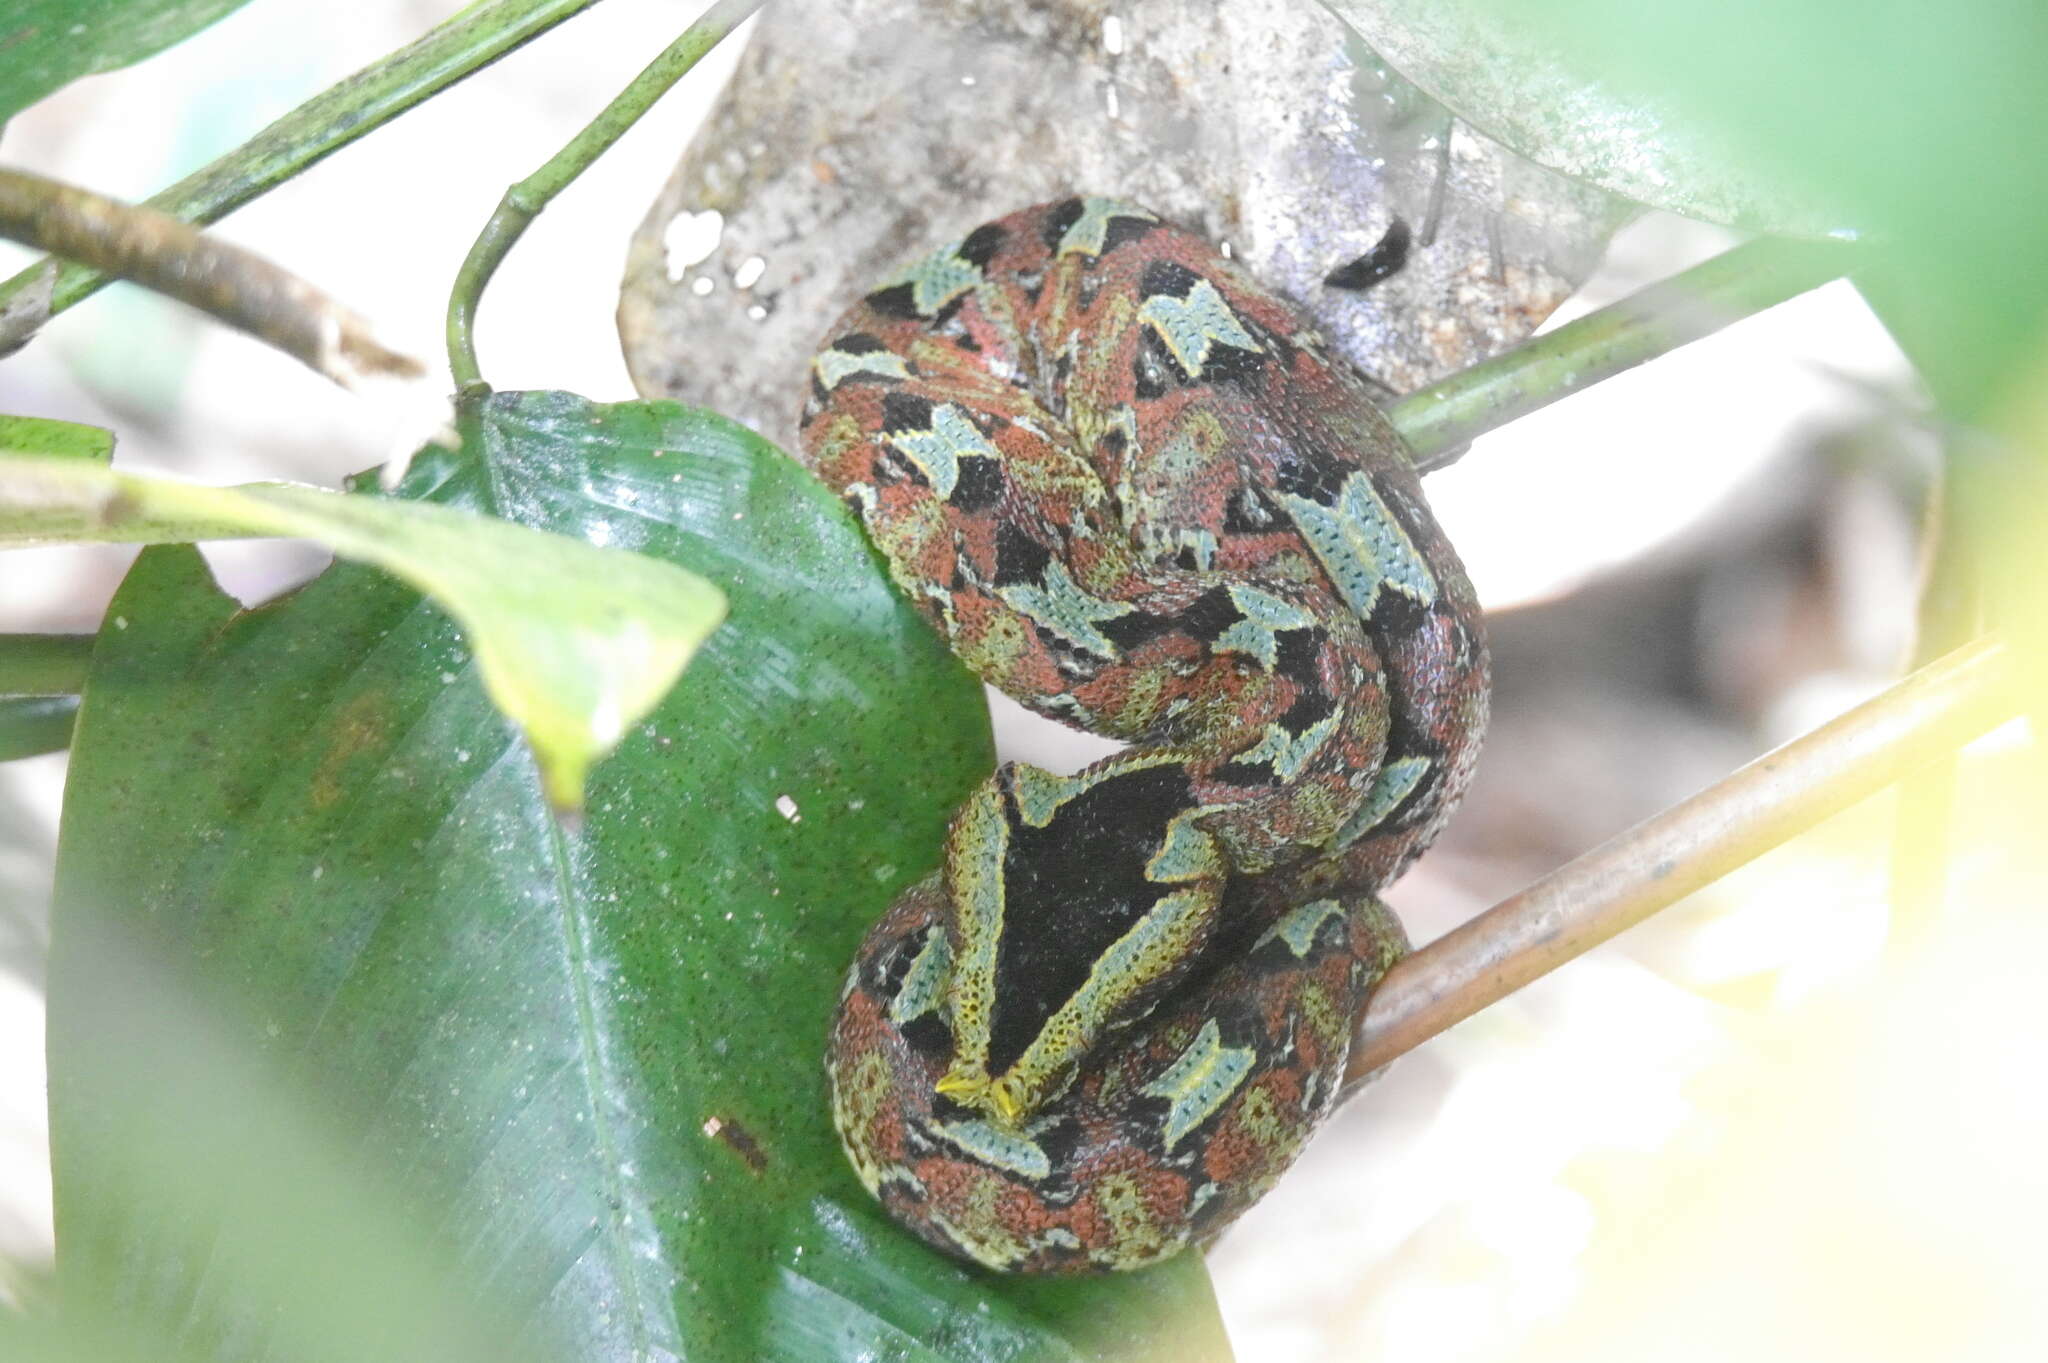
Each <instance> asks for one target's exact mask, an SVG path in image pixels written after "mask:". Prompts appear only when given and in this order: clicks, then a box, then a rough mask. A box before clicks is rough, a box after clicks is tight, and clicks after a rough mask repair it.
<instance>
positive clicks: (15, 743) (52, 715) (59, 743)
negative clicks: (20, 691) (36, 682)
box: [0, 696, 78, 762]
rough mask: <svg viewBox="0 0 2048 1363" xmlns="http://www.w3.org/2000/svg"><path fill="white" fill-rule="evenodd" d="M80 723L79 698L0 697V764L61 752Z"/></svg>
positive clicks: (67, 745)
mask: <svg viewBox="0 0 2048 1363" xmlns="http://www.w3.org/2000/svg"><path fill="white" fill-rule="evenodd" d="M77 722H78V697H76V696H0V762H12V761H14V760H16V759H17V758H22V757H40V756H42V755H43V754H44V753H46V752H62V751H63V750H64V749H66V748H68V747H70V746H71V730H72V728H73V727H74V726H75V725H76V724H77Z"/></svg>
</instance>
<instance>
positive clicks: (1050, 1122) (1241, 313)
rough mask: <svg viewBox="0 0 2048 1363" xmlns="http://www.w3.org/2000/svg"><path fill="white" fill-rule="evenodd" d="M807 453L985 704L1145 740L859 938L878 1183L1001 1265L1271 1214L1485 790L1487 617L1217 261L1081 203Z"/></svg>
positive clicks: (883, 1192)
mask: <svg viewBox="0 0 2048 1363" xmlns="http://www.w3.org/2000/svg"><path fill="white" fill-rule="evenodd" d="M803 448H804V452H805V458H806V461H807V462H808V463H809V464H810V466H811V467H812V468H813V469H814V470H816V472H817V473H818V474H819V475H820V476H821V477H822V478H824V479H825V481H827V482H828V483H830V484H831V485H832V486H833V487H835V488H837V489H838V490H839V491H840V492H841V494H842V495H843V496H844V497H845V499H846V500H847V501H848V502H849V503H850V504H851V505H852V506H854V507H855V508H856V509H857V510H858V512H859V514H860V515H861V517H862V518H863V520H864V521H865V522H866V525H867V529H868V533H869V535H870V536H871V537H872V539H873V540H874V542H875V544H876V545H877V546H878V547H879V548H880V550H881V552H882V554H883V555H884V557H885V558H886V559H887V560H888V563H889V567H890V570H891V572H892V573H893V575H894V577H895V579H896V581H897V582H898V583H899V584H900V585H901V586H902V588H903V589H904V590H905V591H906V592H907V593H909V595H910V597H911V599H912V600H913V601H914V602H916V603H917V606H918V608H919V610H921V611H922V612H923V613H924V615H925V616H926V617H927V618H929V619H930V620H931V622H932V624H933V625H934V626H935V627H937V628H938V629H939V631H940V632H941V633H942V634H943V635H944V636H945V637H946V639H947V640H948V641H949V642H950V644H951V646H952V648H953V650H954V651H955V652H956V653H958V654H959V656H960V657H961V658H962V659H964V660H965V661H966V663H967V665H968V666H969V667H970V668H972V669H973V670H974V671H975V672H976V673H977V674H978V675H980V676H981V677H982V678H983V680H985V681H988V682H990V683H992V684H994V685H996V686H998V687H1001V688H1002V689H1003V690H1004V691H1006V692H1008V693H1009V694H1010V695H1012V696H1014V697H1016V698H1017V699H1018V700H1019V701H1021V702H1022V703H1024V704H1025V705H1028V706H1030V707H1031V708H1033V709H1035V710H1037V711H1039V712H1040V713H1042V714H1046V715H1050V716H1052V717H1054V718H1056V719H1060V720H1063V721H1066V722H1067V723H1070V724H1074V725H1077V726H1079V727H1081V728H1084V729H1088V730H1091V731H1093V732H1095V733H1099V734H1105V735H1109V736H1111V737H1114V738H1118V739H1122V740H1125V741H1126V742H1128V743H1129V744H1130V745H1131V746H1130V747H1129V748H1128V749H1127V750H1125V751H1123V752H1121V753H1118V754H1116V755H1115V756H1112V757H1110V758H1107V759H1105V760H1103V761H1101V762H1098V763H1096V764H1095V765H1093V766H1091V767H1089V768H1088V769H1086V770H1085V771H1083V772H1081V773H1080V774H1079V775H1076V776H1059V775H1054V774H1052V773H1050V772H1046V771H1043V770H1040V769H1038V768H1036V767H1030V766H1024V765H1019V764H1009V765H1005V766H1004V767H1002V768H1001V769H1000V770H998V771H997V772H996V773H995V775H994V776H992V777H991V778H990V779H989V780H988V781H986V782H985V783H983V785H982V786H981V787H980V788H979V789H978V790H976V791H975V792H974V794H973V795H972V796H971V797H970V798H969V799H968V801H967V803H966V804H965V805H964V806H963V807H962V808H961V810H960V811H959V813H958V814H957V815H956V816H955V818H954V821H953V825H952V829H951V831H950V833H949V834H948V836H947V841H946V847H945V860H944V866H943V868H942V869H941V870H940V871H938V872H936V873H934V874H933V875H932V876H930V877H929V878H927V879H926V880H924V881H923V882H921V883H920V884H918V885H916V886H914V887H913V888H911V889H910V890H908V891H906V892H905V893H904V894H903V895H902V896H901V897H900V898H899V899H898V900H897V902H896V903H895V904H894V905H893V906H891V908H890V909H889V911H888V913H887V914H886V916H884V917H883V919H882V920H881V922H880V923H879V924H877V925H876V927H875V928H874V929H873V930H872V931H871V932H870V933H869V934H868V937H867V939H866V941H865V942H864V943H863V944H862V946H861V949H860V952H859V954H858V956H857V957H856V958H855V960H854V963H853V967H852V970H851V972H850V973H849V975H848V977H847V981H846V987H845V993H844V995H843V997H842V1000H841V1003H840V1008H839V1013H838V1018H837V1021H836V1023H835V1026H834V1029H833V1034H832V1038H831V1045H830V1054H829V1058H828V1061H827V1068H828V1071H829V1077H830V1081H831V1087H832V1095H833V1097H832V1102H833V1116H834V1120H835V1122H836V1123H837V1125H838V1128H839V1132H840V1135H841V1138H842V1139H843V1141H844V1143H845V1145H846V1149H847V1153H848V1154H849V1155H850V1156H851V1158H852V1160H853V1165H854V1168H855V1170H856V1171H857V1172H858V1174H859V1175H860V1178H861V1181H862V1182H863V1183H865V1184H866V1185H867V1187H868V1188H869V1189H870V1190H871V1191H872V1192H874V1193H875V1194H876V1195H877V1196H878V1197H879V1198H880V1199H881V1200H882V1202H883V1203H884V1204H885V1205H886V1206H887V1207H888V1209H889V1210H890V1211H891V1213H892V1214H894V1215H895V1216H896V1217H897V1219H899V1220H900V1221H902V1222H903V1223H904V1224H905V1225H907V1226H909V1227H910V1228H911V1229H912V1230H914V1231H916V1232H917V1233H918V1234H919V1235H921V1236H923V1237H924V1238H925V1239H926V1240H928V1241H930V1242H932V1243H933V1244H935V1245H938V1246H940V1247H941V1248H944V1249H947V1250H950V1251H952V1252H954V1253H958V1254H962V1255H965V1256H967V1257H969V1258H971V1259H974V1260H977V1261H979V1262H980V1263H983V1264H986V1265H988V1266H990V1267H993V1268H999V1269H1011V1270H1024V1271H1068V1270H1077V1269H1089V1268H1113V1269H1121V1268H1135V1267H1140V1266H1142V1265H1145V1264H1149V1263H1153V1262H1155V1261H1157V1260H1159V1259H1161V1258H1164V1257H1166V1256H1167V1255H1169V1254H1172V1253H1174V1252H1175V1251H1176V1250H1178V1249H1180V1248H1181V1247H1183V1246H1184V1245H1187V1244H1189V1243H1194V1242H1199V1241H1203V1240H1206V1239H1207V1238H1209V1237H1210V1236H1212V1235H1214V1234H1215V1233H1216V1232H1217V1231H1219V1230H1220V1229H1221V1228H1222V1227H1223V1226H1225V1225H1226V1224H1228V1223H1229V1222H1230V1221H1231V1220H1232V1219H1233V1218H1235V1217H1236V1216H1237V1215H1238V1213H1240V1212H1242V1211H1243V1210H1244V1209H1245V1208H1246V1207H1247V1206H1249V1205H1250V1204H1251V1203H1252V1202H1253V1201H1255V1200H1256V1199H1257V1198H1258V1197H1259V1196H1260V1195H1261V1194H1262V1193H1264V1192H1265V1190H1266V1189H1267V1188H1268V1187H1270V1186H1271V1185H1272V1183H1273V1181H1274V1180H1275V1179H1276V1178H1277V1177H1278V1176H1279V1174H1280V1173H1281V1171H1282V1170H1283V1169H1285V1168H1286V1166H1287V1165H1288V1164H1290V1163H1291V1162H1292V1161H1293V1159H1294V1157H1295V1155H1296V1154H1297V1153H1299V1151H1300V1149H1301V1147H1302V1145H1303V1143H1304V1142H1305V1141H1306V1140H1307V1138H1308V1135H1309V1133H1310V1132H1311V1131H1312V1129H1313V1128H1314V1127H1315V1125H1316V1123H1317V1122H1318V1121H1320V1120H1321V1118H1322V1117H1323V1116H1324V1115H1325V1114H1326V1113H1327V1112H1328V1111H1329V1110H1330V1108H1331V1107H1332V1105H1333V1104H1334V1102H1335V1100H1336V1098H1337V1091H1338V1086H1339V1083H1340V1080H1341V1077H1342V1075H1343V1072H1344V1061H1345V1057H1346V1054H1347V1051H1348V1049H1349V1044H1350V1029H1351V1025H1352V1021H1353V1019H1354V1018H1355V1017H1356V1016H1357V1014H1358V1012H1359V1010H1360V1008H1361V1006H1362V1004H1363V1002H1364V999H1365V996H1366V994H1367V992H1368V991H1369V990H1370V989H1371V988H1372V986H1373V985H1374V984H1375V983H1376V982H1377V981H1378V979H1379V977H1380V976H1381V974H1383V973H1384V972H1385V970H1386V968H1387V967H1388V966H1389V965H1390V964H1391V963H1392V962H1393V961H1394V960H1395V959H1396V958H1397V957H1398V956H1399V955H1400V953H1401V952H1402V951H1403V950H1405V947H1406V941H1405V938H1404V937H1403V935H1402V932H1401V928H1400V925H1399V923H1398V922H1397V921H1396V920H1395V919H1394V917H1393V915H1392V914H1391V913H1390V912H1389V911H1388V910H1387V909H1386V908H1385V907H1384V906H1383V905H1382V904H1381V903H1380V901H1379V899H1378V898H1377V897H1376V896H1375V895H1374V893H1373V892H1374V891H1375V890H1376V889H1377V888H1378V887H1380V886H1382V885H1384V884H1386V883H1387V882H1388V881H1389V880H1391V879H1392V878H1393V877H1394V876H1395V875H1397V874H1399V872H1400V871H1401V870H1402V869H1403V868H1404V867H1405V866H1406V865H1407V864H1408V863H1409V862H1410V861H1411V860H1413V859H1414V858H1415V857H1416V856H1417V855H1418V854H1419V853H1420V852H1421V851H1422V850H1423V848H1424V847H1425V846H1427V845H1428V843H1429V842H1430V840H1431V839H1432V838H1433V837H1434V836H1435V835H1436V833H1437V830H1438V829H1439V828H1440V827H1442V825H1443V823H1444V821H1445V819H1446V818H1447V817H1448V816H1449V813H1450V810H1451V807H1452V806H1453V804H1455V803H1456V801H1457V799H1458V797H1459V795H1460V794H1461V793H1462V791H1463V790H1464V787H1465V784H1466V781H1467V779H1468V777H1469V776H1470V773H1471V769H1472V765H1473V761H1474V759H1475V756H1476V754H1477V750H1478V744H1479V738H1480V734H1481V731H1482V730H1483V729H1484V727H1485V722H1486V705H1487V659H1486V645H1485V640H1484V635H1483V632H1482V628H1481V621H1480V615H1479V609H1478V605H1477V602H1476V601H1475V600H1474V597H1473V594H1472V588H1471V586H1470V584H1469V583H1468V582H1467V581H1466V578H1465V573H1464V569H1463V568H1462V566H1461V565H1460V564H1459V562H1458V559H1457V556H1456V555H1455V554H1454V553H1453V552H1452V550H1451V546H1450V545H1449V544H1448V543H1447V542H1446V541H1445V539H1444V536H1443V533H1442V531H1440V530H1439V529H1438V527H1437V525H1436V522H1435V521H1434V520H1432V519H1431V517H1430V514H1429V511H1428V508H1427V507H1426V506H1425V505H1424V503H1423V499H1422V493H1421V489H1420V485H1419V483H1418V481H1417V479H1416V476H1415V474H1414V472H1413V470H1412V469H1411V468H1410V466H1409V463H1408V459H1407V455H1406V453H1405V451H1404V449H1403V447H1402V445H1401V443H1400V440H1399V438H1398V437H1397V436H1396V435H1395V433H1394V431H1393V429H1392V428H1391V427H1390V426H1389V425H1388V424H1387V422H1386V420H1385V418H1384V417H1382V416H1381V415H1380V413H1379V412H1378V410H1377V409H1376V408H1375V407H1374V406H1373V404H1372V402H1371V401H1370V400H1369V398H1368V396H1367V392H1366V389H1365V387H1364V385H1363V383H1362V381H1361V380H1360V379H1359V378H1358V377H1357V375H1356V374H1355V373H1353V372H1352V371H1351V370H1350V369H1349V368H1347V367H1346V366H1345V365H1344V364H1343V363H1342V362H1340V361H1338V360H1336V359H1334V358H1333V357H1332V356H1330V355H1329V354H1328V353H1327V351H1326V350H1325V348H1324V346H1323V344H1322V342H1321V341H1320V339H1319V338H1318V337H1317V336H1316V335H1315V334H1314V332H1313V330H1312V328H1311V327H1310V326H1309V325H1308V324H1307V323H1306V322H1305V320H1304V319H1303V318H1302V317H1301V316H1300V315H1299V313H1297V312H1296V310H1295V309H1294V308H1293V307H1292V306H1291V305H1290V304H1288V303H1287V302H1285V301H1284V300H1282V299H1280V298H1278V297H1276V296H1274V295H1273V294H1272V293H1270V292H1268V291H1267V290H1266V289H1264V288H1262V287H1261V286H1260V285H1259V284H1258V283H1257V282H1255V281H1254V280H1253V279H1251V278H1250V277H1249V275H1247V274H1246V273H1245V271H1243V270H1242V269H1240V268H1239V267H1238V266H1237V265H1235V264H1234V263H1233V262H1231V261H1230V260H1228V259H1225V258H1224V257H1222V256H1221V255H1219V254H1218V253H1217V252H1216V251H1215V250H1214V249H1213V248H1212V247H1211V246H1209V245H1208V243H1206V242H1205V241H1203V240H1202V239H1201V238H1199V237H1197V236H1195V235H1193V234H1192V233H1189V232H1187V231H1184V230H1182V229H1180V228H1177V227H1174V226H1172V225H1170V224H1168V223H1166V222H1163V221H1162V220H1160V219H1159V218H1158V217H1157V216H1155V215H1154V214H1152V213H1149V212H1147V211H1146V210H1144V209H1142V208H1139V207H1137V206H1135V205H1133V204H1129V203H1125V202H1122V201H1119V200H1115V199H1106V198H1078V197H1077V198H1069V199H1064V200H1061V201H1059V202H1056V203H1050V204H1043V205H1040V206H1038V207H1035V208H1028V209H1025V210H1023V211H1022V212H1019V213H1013V214H1011V215H1010V216H1008V217H1006V218H1002V219H1000V220H998V221H996V222H992V223H988V224H987V225H985V226H982V227H980V228H977V229H976V230H974V231H973V232H971V233H969V234H968V235H967V236H966V237H965V238H963V239H962V240H960V241H958V242H955V243H953V244H952V245H949V246H946V247H944V248H942V249H940V250H938V251H935V252H933V253H932V254H930V255H929V256H926V257H925V258H923V259H922V260H920V261H918V262H917V263H916V264H914V265H912V266H910V267H909V268H908V269H906V270H905V271H903V272H902V273H901V274H900V275H899V276H897V277H895V278H893V279H891V280H889V281H888V282H887V283H885V284H884V285H882V286H881V287H880V288H877V289H875V290H873V291H872V292H870V293H869V294H868V295H867V296H866V297H865V298H863V299H862V300H861V301H860V302H859V303H857V304H856V305H855V306H854V307H853V309H852V310H851V311H850V312H848V313H847V315H846V316H845V317H844V318H842V319H841V320H840V322H839V324H838V325H837V327H836V328H835V329H834V330H833V331H832V333H831V337H830V340H829V341H828V342H827V343H826V345H825V347H824V348H823V349H822V350H821V351H820V352H819V353H818V355H817V356H816V358H815V359H814V361H813V363H812V368H811V375H810V393H809V399H808V401H807V402H806V404H805V407H804V413H803Z"/></svg>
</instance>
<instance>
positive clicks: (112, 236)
mask: <svg viewBox="0 0 2048 1363" xmlns="http://www.w3.org/2000/svg"><path fill="white" fill-rule="evenodd" d="M0 237H6V238H9V239H11V240H14V241H20V242H26V243H27V244H28V245H31V246H35V247H39V248H41V249H43V250H46V251H51V252H54V253H55V254H57V255H60V256H63V257H64V258H65V259H67V260H75V261H80V262H83V263H85V264H88V265H91V266H93V267H94V268H96V269H98V270H101V271H103V272H104V273H106V274H108V275H111V276H113V277H114V278H117V279H129V280H133V281H134V282H136V283H137V284H140V285H142V286H143V287H144V288H147V289H152V290H154V291H156V292H157V293H160V294H163V295H164V296H165V297H167V298H175V299H177V300H178V301H179V302H181V303H185V304H188V305H190V306H192V307H195V308H198V309H199V310H200V311H201V312H204V313H207V314H208V315H210V316H212V317H214V318H216V319H217V320H219V321H222V322H225V323H227V324H228V325H229V326H231V327H234V328H235V329H236V330H238V331H245V332H248V333H249V334H250V335H251V336H254V337H256V338H257V339H258V340H260V341H263V342H265V343H266V344H268V345H272V346H275V347H276V348H277V349H279V350H282V351H283V352H284V353H285V354H287V355H290V356H291V357H292V358H293V359H295V360H298V361H299V362H300V363H301V364H304V365H306V366H307V367H308V368H311V369H313V370H314V371H315V372H317V373H319V374H321V375H323V376H325V377H326V378H329V379H332V380H334V382H336V383H338V384H340V385H341V386H342V387H344V388H354V387H356V386H357V385H358V384H359V383H360V381H361V380H363V379H366V378H370V377H372V376H379V375H381V376H386V377H394V378H418V377H419V376H420V375H422V374H424V373H425V372H426V366H424V365H422V364H421V363H420V362H419V361H418V360H415V359H413V358H412V357H411V356H409V355H400V354H398V353H397V352H395V351H392V350H389V349H386V348H385V347H384V346H382V345H380V344H378V342H377V340H376V339H375V338H374V337H373V336H371V334H370V328H369V325H368V324H367V323H366V322H364V321H363V319H362V318H360V317H358V316H356V315H355V314H354V313H353V312H350V311H349V310H348V309H347V308H344V307H342V306H341V305H340V304H339V303H336V302H335V301H334V300H333V299H331V298H329V297H328V296H327V295H325V294H323V293H321V292H320V291H319V290H318V289H316V288H314V287H313V286H312V285H310V284H308V283H306V281H305V280H303V279H300V278H299V277H298V276H297V275H294V274H292V273H290V272H289V271H287V270H284V269H282V268H280V267H278V266H276V265H273V264H272V263H271V262H269V261H267V260H265V259H264V258H263V257H261V256H259V255H256V254H254V253H252V252H249V251H245V250H243V249H242V248H241V247H239V246H231V245H229V244H228V243H227V242H224V241H220V240H218V239H216V238H215V237H213V236H211V235H209V234H207V233H205V232H201V231H200V230H199V229H198V228H196V227H193V226H191V225H190V224H188V223H184V222H180V221H179V220H178V219H176V218H174V217H172V216H171V215H170V214H168V213H161V212H158V211H157V210H156V209H154V208H140V207H137V206H136V205H134V204H125V203H122V202H121V201H120V200H118V199H109V198H107V197H106V196H105V195H103V194H94V193H93V192H91V191H90V190H85V189H80V188H78V187H77V186H75V185H67V184H63V183H61V182H59V181H56V180H47V179H44V178H43V177H42V176H40V175H30V174H27V173H26V172H24V171H18V170H6V169H0Z"/></svg>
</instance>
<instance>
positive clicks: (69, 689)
mask: <svg viewBox="0 0 2048 1363" xmlns="http://www.w3.org/2000/svg"><path fill="white" fill-rule="evenodd" d="M96 637H97V636H95V635H91V634H0V697H7V698H11V697H16V696H75V695H77V694H78V693H79V691H80V690H81V689H83V688H84V686H85V671H86V668H87V667H88V666H90V664H91V663H92V645H93V640H94V639H95V638H96Z"/></svg>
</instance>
